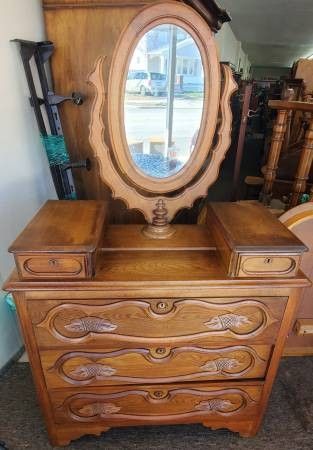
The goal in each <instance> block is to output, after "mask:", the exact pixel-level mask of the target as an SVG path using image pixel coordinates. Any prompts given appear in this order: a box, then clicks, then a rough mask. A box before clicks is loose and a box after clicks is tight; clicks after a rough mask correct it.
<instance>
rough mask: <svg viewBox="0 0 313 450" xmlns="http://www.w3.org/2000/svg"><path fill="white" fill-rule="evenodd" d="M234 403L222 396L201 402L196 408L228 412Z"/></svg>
mask: <svg viewBox="0 0 313 450" xmlns="http://www.w3.org/2000/svg"><path fill="white" fill-rule="evenodd" d="M233 405H234V404H233V403H232V402H231V401H230V400H225V399H222V398H213V399H212V400H206V401H204V402H200V403H198V404H197V405H196V406H195V409H197V410H200V411H207V412H212V413H213V412H227V411H228V410H229V408H231V407H232V406H233Z"/></svg>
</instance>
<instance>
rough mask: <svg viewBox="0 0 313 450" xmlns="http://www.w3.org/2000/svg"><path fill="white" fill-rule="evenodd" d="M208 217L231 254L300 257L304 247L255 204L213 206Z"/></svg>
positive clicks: (261, 206)
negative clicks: (270, 254) (280, 254)
mask: <svg viewBox="0 0 313 450" xmlns="http://www.w3.org/2000/svg"><path fill="white" fill-rule="evenodd" d="M210 213H211V214H212V213H213V215H214V216H215V219H216V220H217V221H218V223H219V227H220V228H221V229H223V233H224V236H225V239H226V240H227V241H228V243H229V244H230V246H231V248H233V249H234V250H235V251H246V252H249V251H253V252H268V251H273V252H284V253H290V252H291V253H292V252H295V253H302V252H305V251H307V247H306V246H305V245H304V244H303V242H301V241H300V239H298V238H297V237H296V236H295V235H294V234H293V233H292V232H291V231H290V230H288V228H287V227H285V226H284V225H283V224H282V223H281V222H280V221H279V220H277V218H276V217H275V216H273V214H271V212H270V211H269V210H268V209H267V208H265V207H264V206H263V205H261V204H260V203H259V202H250V201H242V202H236V203H228V202H224V203H223V202H220V203H219V202H217V203H210V204H209V212H208V226H210V222H209V220H210Z"/></svg>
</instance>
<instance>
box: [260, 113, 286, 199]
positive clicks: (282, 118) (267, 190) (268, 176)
mask: <svg viewBox="0 0 313 450" xmlns="http://www.w3.org/2000/svg"><path fill="white" fill-rule="evenodd" d="M287 120H288V111H287V110H283V109H281V110H278V113H277V118H276V122H275V125H274V128H273V137H272V143H271V148H270V152H269V155H268V161H267V165H266V169H265V174H264V185H263V191H262V194H261V200H262V202H263V203H264V204H269V202H270V198H271V195H272V189H273V184H274V181H275V178H276V172H277V165H278V160H279V156H280V152H281V149H282V145H283V142H284V137H285V132H286V128H287Z"/></svg>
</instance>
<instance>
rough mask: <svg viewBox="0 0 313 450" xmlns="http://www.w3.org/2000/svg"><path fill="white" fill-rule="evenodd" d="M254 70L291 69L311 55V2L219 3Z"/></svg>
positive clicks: (252, 0)
mask: <svg viewBox="0 0 313 450" xmlns="http://www.w3.org/2000/svg"><path fill="white" fill-rule="evenodd" d="M218 3H219V4H220V6H221V7H223V8H225V9H226V10H227V11H228V12H229V13H230V15H231V17H232V22H231V24H230V25H231V28H232V30H233V32H234V33H235V35H236V37H237V39H239V40H240V41H242V46H243V49H244V51H245V52H246V53H247V54H248V56H249V59H250V61H251V63H252V65H254V66H276V67H290V66H292V64H293V62H294V61H295V60H297V59H299V58H305V57H308V56H310V55H312V54H313V0H218Z"/></svg>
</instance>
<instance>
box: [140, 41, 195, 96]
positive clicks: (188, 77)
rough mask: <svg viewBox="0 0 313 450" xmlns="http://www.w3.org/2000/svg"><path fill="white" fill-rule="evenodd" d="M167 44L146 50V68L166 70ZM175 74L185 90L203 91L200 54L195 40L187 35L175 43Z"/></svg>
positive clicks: (157, 70) (155, 70)
mask: <svg viewBox="0 0 313 450" xmlns="http://www.w3.org/2000/svg"><path fill="white" fill-rule="evenodd" d="M168 53H169V52H168V45H166V46H162V47H161V48H157V49H154V50H150V51H148V55H147V56H148V70H149V71H151V72H161V73H166V72H167V64H168ZM176 75H178V76H180V77H179V78H180V81H179V83H180V85H181V87H182V89H183V90H184V91H186V92H188V91H189V92H199V91H203V68H202V63H201V56H200V53H199V50H198V47H197V46H196V44H195V42H194V41H193V39H192V38H191V37H187V38H185V39H183V40H181V41H180V42H177V45H176Z"/></svg>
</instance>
